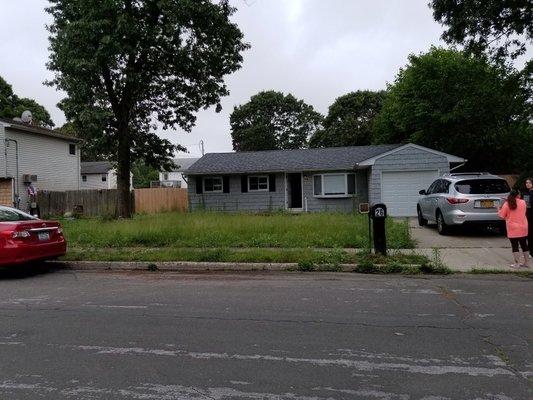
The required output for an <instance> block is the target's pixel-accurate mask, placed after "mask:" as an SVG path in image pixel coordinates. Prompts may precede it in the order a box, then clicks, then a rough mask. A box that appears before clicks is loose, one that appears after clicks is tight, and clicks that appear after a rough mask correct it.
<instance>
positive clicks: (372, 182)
mask: <svg viewBox="0 0 533 400" xmlns="http://www.w3.org/2000/svg"><path fill="white" fill-rule="evenodd" d="M422 170H437V171H438V173H439V175H442V174H445V173H447V172H450V164H449V162H448V159H447V158H446V157H445V156H442V155H439V154H435V153H431V152H429V151H425V150H423V149H417V148H414V147H407V148H404V149H402V150H399V151H397V152H395V153H392V154H389V155H387V156H384V157H381V158H378V159H377V160H376V161H375V163H374V165H373V166H372V169H371V171H370V173H369V175H368V194H369V200H370V203H379V202H380V201H381V173H382V172H383V171H422Z"/></svg>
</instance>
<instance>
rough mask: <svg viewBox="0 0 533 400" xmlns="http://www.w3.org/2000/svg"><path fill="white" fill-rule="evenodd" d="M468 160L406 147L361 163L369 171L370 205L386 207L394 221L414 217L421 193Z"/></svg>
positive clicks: (412, 145)
mask: <svg viewBox="0 0 533 400" xmlns="http://www.w3.org/2000/svg"><path fill="white" fill-rule="evenodd" d="M465 162H466V160H465V159H463V158H460V157H456V156H454V155H451V154H446V153H442V152H440V151H437V150H433V149H430V148H427V147H423V146H419V145H416V144H412V143H409V144H406V145H403V146H399V147H398V148H396V149H393V150H391V151H388V152H386V153H383V154H380V155H378V156H376V157H373V158H371V159H368V160H365V161H364V162H362V163H359V164H358V166H359V167H370V170H369V173H368V198H369V202H370V203H385V205H386V206H387V210H388V213H389V215H390V216H392V217H415V216H416V204H417V201H418V198H419V194H418V192H419V191H420V190H421V189H427V188H428V187H429V185H430V184H431V183H432V182H433V181H434V180H435V179H436V178H438V177H439V176H441V175H442V174H445V173H448V172H450V166H452V167H453V166H457V165H460V164H464V163H465Z"/></svg>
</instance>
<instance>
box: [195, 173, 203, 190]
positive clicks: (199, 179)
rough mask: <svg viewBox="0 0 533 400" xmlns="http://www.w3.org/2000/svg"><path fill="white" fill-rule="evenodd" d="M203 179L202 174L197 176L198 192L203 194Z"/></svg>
mask: <svg viewBox="0 0 533 400" xmlns="http://www.w3.org/2000/svg"><path fill="white" fill-rule="evenodd" d="M203 186H204V185H203V179H202V177H201V176H197V177H196V194H202V192H203V188H204V187H203Z"/></svg>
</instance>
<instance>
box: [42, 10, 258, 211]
mask: <svg viewBox="0 0 533 400" xmlns="http://www.w3.org/2000/svg"><path fill="white" fill-rule="evenodd" d="M50 2H51V6H50V7H49V8H48V9H47V11H48V12H49V13H50V14H51V15H52V17H53V23H52V24H51V25H50V27H49V31H50V49H51V54H50V61H49V63H48V68H49V69H50V70H52V71H54V72H55V75H54V78H53V79H52V80H51V81H50V82H49V84H51V85H55V86H57V87H58V88H59V89H61V90H64V91H65V92H66V93H67V98H65V99H64V100H63V101H62V102H61V103H60V108H61V109H62V110H63V111H64V112H65V115H66V117H67V119H68V120H69V121H72V122H73V123H74V125H75V127H76V129H78V130H79V129H83V131H82V133H83V135H87V136H91V137H92V138H96V140H97V141H99V142H100V143H101V146H102V147H106V146H107V147H108V148H109V149H111V151H112V152H113V155H114V157H113V159H115V160H116V161H117V167H118V192H119V195H118V199H119V200H118V203H119V204H118V214H119V216H123V217H129V216H130V215H131V200H130V194H129V176H130V170H131V166H132V161H134V160H143V161H144V162H145V163H146V164H148V165H151V166H152V167H154V168H160V167H161V166H165V165H166V164H168V163H169V162H170V157H171V156H172V155H173V153H174V151H175V150H176V146H174V145H172V144H171V143H170V142H169V141H168V140H164V139H161V138H160V137H158V136H157V135H156V134H155V128H156V125H157V124H158V123H159V124H161V125H162V127H163V128H164V129H168V128H175V127H180V128H182V129H184V130H185V131H189V130H190V129H191V128H192V126H193V125H194V123H195V112H196V111H197V110H199V109H200V108H207V107H209V106H212V105H216V109H217V111H219V110H220V98H221V97H222V96H225V95H227V94H228V89H227V87H226V85H225V83H224V77H225V76H226V75H227V74H230V73H232V72H234V71H236V70H237V69H239V68H240V66H241V63H242V55H241V53H242V51H244V50H245V49H246V48H247V47H248V45H247V44H246V43H244V42H243V34H242V32H241V31H240V30H239V28H238V26H237V25H236V24H235V23H233V22H231V21H230V17H231V15H232V14H233V13H234V11H235V9H234V8H232V7H231V6H230V5H229V4H228V1H227V0H221V1H220V2H218V3H214V2H212V1H209V0H194V1H191V0H50Z"/></svg>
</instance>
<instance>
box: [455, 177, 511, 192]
mask: <svg viewBox="0 0 533 400" xmlns="http://www.w3.org/2000/svg"><path fill="white" fill-rule="evenodd" d="M455 190H457V191H458V192H459V193H463V194H501V193H509V192H510V191H511V189H510V188H509V185H508V184H507V181H506V180H505V179H469V180H464V181H459V182H457V183H456V184H455Z"/></svg>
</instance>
